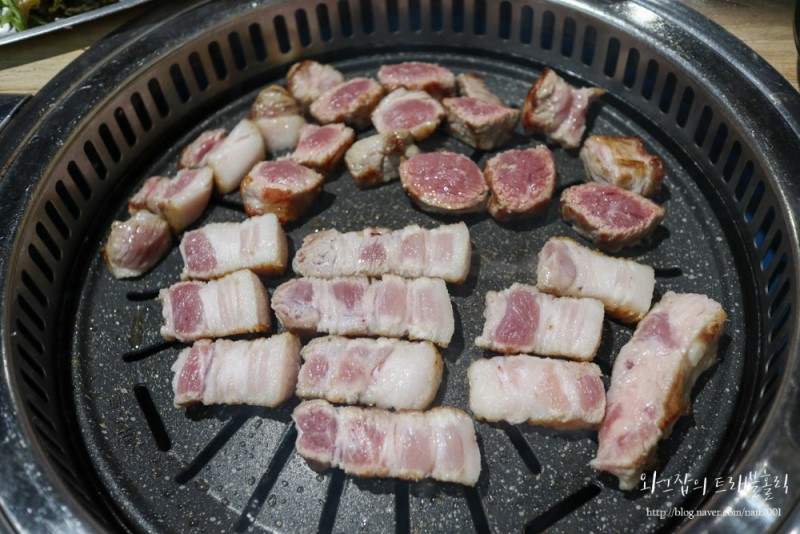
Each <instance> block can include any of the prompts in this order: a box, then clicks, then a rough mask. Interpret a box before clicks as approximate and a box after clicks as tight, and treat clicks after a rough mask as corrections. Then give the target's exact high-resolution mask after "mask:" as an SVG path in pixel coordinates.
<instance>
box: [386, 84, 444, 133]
mask: <svg viewBox="0 0 800 534" xmlns="http://www.w3.org/2000/svg"><path fill="white" fill-rule="evenodd" d="M442 119H444V108H443V107H442V105H441V104H440V103H439V101H438V100H436V99H435V98H433V97H432V96H431V95H429V94H428V93H426V92H425V91H408V90H406V89H402V88H401V89H395V90H394V91H392V92H391V93H389V94H388V95H386V96H385V97H383V100H381V101H380V103H379V104H378V106H377V107H376V108H375V110H374V111H373V112H372V124H374V125H375V129H376V130H378V132H380V133H386V132H391V131H394V130H408V131H409V132H411V135H412V136H414V140H415V141H422V140H423V139H426V138H427V137H429V136H430V135H431V134H432V133H433V132H434V131H435V130H436V128H438V127H439V124H440V123H441V122H442Z"/></svg>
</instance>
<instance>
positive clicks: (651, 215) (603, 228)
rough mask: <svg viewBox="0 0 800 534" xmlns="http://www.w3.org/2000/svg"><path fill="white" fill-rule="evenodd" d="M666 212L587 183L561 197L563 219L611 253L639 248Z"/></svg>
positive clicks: (618, 191) (641, 199)
mask: <svg viewBox="0 0 800 534" xmlns="http://www.w3.org/2000/svg"><path fill="white" fill-rule="evenodd" d="M664 213H665V212H664V208H662V207H661V206H659V205H658V204H656V203H655V202H653V201H651V200H648V199H646V198H645V197H643V196H641V195H637V194H636V193H632V192H630V191H626V190H624V189H621V188H619V187H617V186H615V185H610V184H600V183H595V182H592V183H588V184H581V185H576V186H573V187H569V188H567V189H565V190H564V192H562V193H561V218H562V219H564V220H565V221H566V222H568V223H570V224H571V225H572V227H573V228H574V229H575V232H577V233H578V234H579V235H581V236H583V237H585V238H586V239H588V240H590V241H591V242H592V243H594V244H595V245H597V246H598V247H600V248H602V249H603V250H607V251H609V252H618V251H620V250H622V249H623V248H625V247H629V246H632V245H636V244H638V243H640V242H641V241H642V240H643V239H645V238H647V237H648V236H650V234H652V233H653V231H654V230H655V229H656V228H657V227H658V225H659V224H661V221H662V220H663V219H664Z"/></svg>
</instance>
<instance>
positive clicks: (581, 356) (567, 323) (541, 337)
mask: <svg viewBox="0 0 800 534" xmlns="http://www.w3.org/2000/svg"><path fill="white" fill-rule="evenodd" d="M483 316H484V318H485V319H486V322H485V323H484V325H483V334H482V335H481V336H480V337H479V338H477V339H476V340H475V344H476V345H478V346H479V347H481V348H484V349H490V350H495V351H497V352H505V353H507V354H516V353H520V352H522V353H527V354H540V355H542V356H564V357H567V358H571V359H573V360H582V361H589V360H591V359H592V358H594V355H595V353H596V352H597V348H598V347H599V346H600V336H601V335H602V333H603V304H602V303H601V302H600V301H599V300H595V299H592V298H585V299H578V298H569V297H561V298H559V297H553V296H552V295H548V294H546V293H540V292H539V291H537V290H536V288H535V287H533V286H527V285H523V284H514V285H512V286H511V287H510V288H508V289H506V290H505V291H501V292H499V293H498V292H497V291H489V292H488V293H487V294H486V309H485V310H484V312H483Z"/></svg>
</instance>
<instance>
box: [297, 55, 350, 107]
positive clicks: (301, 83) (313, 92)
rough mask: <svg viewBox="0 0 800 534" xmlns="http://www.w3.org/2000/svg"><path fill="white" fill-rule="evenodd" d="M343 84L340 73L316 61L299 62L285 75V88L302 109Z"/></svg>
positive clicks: (342, 77)
mask: <svg viewBox="0 0 800 534" xmlns="http://www.w3.org/2000/svg"><path fill="white" fill-rule="evenodd" d="M342 82H344V76H343V75H342V73H341V72H339V71H338V70H336V69H335V68H333V67H331V66H330V65H324V64H322V63H318V62H316V61H311V60H307V61H300V62H299V63H295V64H294V65H292V67H291V68H290V69H289V72H288V73H287V74H286V87H287V88H288V89H289V92H290V93H291V94H292V96H293V97H294V98H295V100H297V102H298V103H299V104H300V105H301V106H303V107H304V108H308V106H310V105H311V103H312V102H313V101H314V100H316V99H317V98H319V97H320V95H322V93H324V92H325V91H327V90H328V89H331V88H333V87H336V86H337V85H339V84H341V83H342Z"/></svg>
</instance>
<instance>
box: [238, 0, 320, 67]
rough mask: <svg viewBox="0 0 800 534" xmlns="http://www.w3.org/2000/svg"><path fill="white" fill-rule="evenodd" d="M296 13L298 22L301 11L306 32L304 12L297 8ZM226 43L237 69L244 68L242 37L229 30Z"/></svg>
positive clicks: (245, 60) (245, 65) (244, 56)
mask: <svg viewBox="0 0 800 534" xmlns="http://www.w3.org/2000/svg"><path fill="white" fill-rule="evenodd" d="M297 13H298V19H297V22H298V24H300V18H299V15H300V14H301V13H302V15H303V20H304V21H305V30H306V34H308V18H307V16H306V12H305V11H302V10H297ZM301 35H302V33H301ZM301 38H302V37H301ZM308 41H309V42H311V37H309V38H308ZM307 44H308V43H306V45H307ZM228 45H229V46H230V50H231V56H232V57H233V64H234V65H235V66H236V68H237V69H238V70H244V69H245V68H246V67H247V56H246V55H245V53H244V47H243V46H242V38H241V37H239V34H238V33H236V32H231V33H229V34H228Z"/></svg>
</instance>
